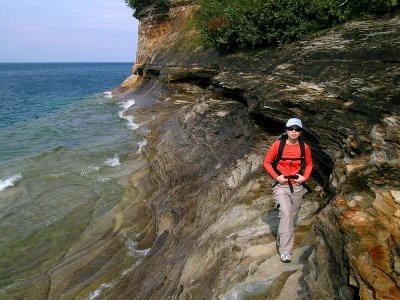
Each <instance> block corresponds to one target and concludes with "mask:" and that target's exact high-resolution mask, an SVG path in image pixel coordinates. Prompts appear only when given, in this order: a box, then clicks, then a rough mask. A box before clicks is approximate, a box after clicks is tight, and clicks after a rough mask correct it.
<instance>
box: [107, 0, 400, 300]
mask: <svg viewBox="0 0 400 300" xmlns="http://www.w3.org/2000/svg"><path fill="white" fill-rule="evenodd" d="M149 2H150V3H151V2H152V1H149ZM169 2H170V6H169V7H162V9H161V10H160V9H157V6H154V5H151V4H150V5H149V6H148V7H146V8H144V9H143V10H141V11H140V13H139V14H138V16H139V18H140V29H139V34H140V37H139V47H138V53H137V62H136V65H135V67H134V69H133V75H132V78H130V80H128V81H127V82H126V83H125V85H124V86H123V89H122V90H124V92H123V93H122V97H134V98H135V99H136V100H137V103H138V108H137V109H136V110H135V111H132V114H134V115H135V117H136V118H138V119H141V120H142V121H143V122H146V124H147V125H146V126H147V128H148V130H149V131H148V132H147V139H148V140H149V144H148V145H147V148H146V155H147V158H148V160H149V162H150V167H151V172H150V177H151V180H152V183H153V184H154V186H155V190H154V193H153V194H152V196H151V197H149V199H147V201H146V206H147V209H148V213H149V216H150V217H149V221H150V222H149V224H148V226H147V227H146V228H147V229H146V231H145V232H144V234H143V236H142V238H141V241H140V243H139V247H140V248H142V249H147V248H150V252H149V254H148V255H147V256H146V257H145V258H144V259H143V260H142V261H141V263H140V264H139V265H138V266H137V267H136V268H134V269H133V270H132V271H131V273H130V274H129V275H128V276H127V277H125V279H124V280H123V281H122V282H121V283H120V284H119V285H118V286H116V287H114V288H113V289H112V290H111V291H110V293H109V294H108V295H107V298H109V299H305V298H306V299H353V298H358V297H359V298H361V299H399V298H400V244H399V243H400V236H399V235H400V231H399V226H400V181H399V178H400V169H399V166H400V161H399V155H400V116H399V110H400V106H399V100H400V86H399V83H400V80H399V79H400V65H399V63H400V55H399V53H400V38H399V37H400V17H399V15H396V16H387V17H385V18H382V19H379V20H370V21H359V22H352V23H349V24H346V25H343V26H340V27H338V28H335V29H333V30H329V31H325V32H322V33H319V34H318V35H315V36H314V37H312V38H309V39H308V40H306V41H302V42H297V43H294V44H291V45H286V46H282V47H279V48H276V49H265V50H260V51H256V52H251V53H239V54H235V55H227V56H219V55H218V54H217V53H216V52H215V51H213V50H206V49H204V48H202V47H200V46H199V44H198V43H197V40H198V36H199V35H198V33H197V32H195V30H194V29H193V28H191V27H190V26H188V23H189V21H190V17H191V15H192V13H193V10H194V9H195V7H194V6H193V5H192V4H191V1H169ZM132 82H134V83H133V84H132ZM293 115H296V116H299V117H301V118H302V119H303V120H304V123H305V125H306V132H305V133H304V134H305V138H306V140H307V142H308V143H309V145H310V146H311V148H312V151H313V157H314V164H315V170H314V172H313V179H312V181H311V186H312V188H313V190H314V192H313V193H312V194H309V195H307V198H306V201H305V202H304V204H303V206H302V208H301V211H300V214H299V218H298V220H297V231H296V249H295V253H294V256H295V259H294V261H293V262H292V263H290V264H282V263H281V262H280V261H279V258H278V255H277V251H276V246H275V235H276V228H277V223H278V218H277V211H276V209H274V207H273V201H272V198H271V184H272V181H271V179H270V178H269V177H268V176H267V175H266V174H265V171H264V170H263V168H262V165H261V162H262V159H263V156H264V154H265V152H266V150H267V149H268V146H269V145H270V144H271V143H272V142H273V141H274V140H275V139H276V137H277V135H279V134H280V133H281V132H282V130H283V128H284V124H285V121H286V119H287V118H289V117H291V116H293Z"/></svg>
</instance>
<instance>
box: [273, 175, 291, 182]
mask: <svg viewBox="0 0 400 300" xmlns="http://www.w3.org/2000/svg"><path fill="white" fill-rule="evenodd" d="M275 180H276V181H278V182H279V183H280V184H285V183H286V182H288V180H287V179H286V178H285V176H284V175H279V176H278V177H276V178H275Z"/></svg>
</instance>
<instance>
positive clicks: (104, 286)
mask: <svg viewBox="0 0 400 300" xmlns="http://www.w3.org/2000/svg"><path fill="white" fill-rule="evenodd" d="M116 283H117V281H116V280H114V281H112V282H110V283H103V284H102V285H100V287H99V288H98V289H97V290H95V291H94V292H92V293H91V294H90V295H89V297H88V298H87V300H93V299H96V298H97V297H99V296H100V295H101V293H102V292H103V291H104V290H106V289H110V288H112V287H113V286H114V285H115V284H116Z"/></svg>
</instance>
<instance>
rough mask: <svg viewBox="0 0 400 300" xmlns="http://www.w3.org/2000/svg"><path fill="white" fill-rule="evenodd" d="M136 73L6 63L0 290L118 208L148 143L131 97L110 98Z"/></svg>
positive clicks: (117, 67)
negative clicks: (135, 159)
mask: <svg viewBox="0 0 400 300" xmlns="http://www.w3.org/2000/svg"><path fill="white" fill-rule="evenodd" d="M131 66H132V64H131V63H54V64H44V63H43V64H39V63H38V64H0V115H1V119H0V141H1V147H0V232H1V234H0V289H2V288H6V287H10V286H12V285H13V284H16V283H17V282H18V281H21V280H25V279H27V278H29V277H34V276H36V275H37V274H40V273H43V272H46V270H47V269H48V268H50V267H51V266H53V265H54V264H55V263H57V261H60V260H61V259H62V257H63V255H65V253H66V251H67V250H68V248H69V247H71V245H73V244H74V242H76V241H78V239H79V236H80V234H81V232H82V230H84V229H85V228H86V226H87V225H88V223H89V222H93V220H96V219H100V218H101V217H102V215H103V214H106V213H107V212H108V211H110V209H112V207H113V206H114V205H116V203H118V202H119V201H120V198H121V195H122V194H123V192H124V190H123V188H122V187H121V186H120V185H119V184H117V182H116V181H117V179H118V175H117V174H118V172H120V170H121V168H123V164H124V161H125V160H128V159H132V155H134V154H135V153H138V152H140V150H141V146H142V145H143V144H144V143H145V140H143V138H142V137H140V136H138V134H137V133H136V129H137V125H136V124H135V123H134V120H133V119H132V118H131V117H126V116H125V115H124V112H125V111H126V110H127V109H128V108H130V109H132V107H134V105H135V102H134V100H133V99H128V100H124V101H122V100H121V101H118V100H117V99H116V98H115V97H113V95H112V94H111V92H110V90H111V89H112V88H114V87H116V86H117V85H118V84H120V83H121V82H122V81H123V80H124V79H125V78H127V77H128V76H129V75H130V72H131ZM61 229H62V230H61Z"/></svg>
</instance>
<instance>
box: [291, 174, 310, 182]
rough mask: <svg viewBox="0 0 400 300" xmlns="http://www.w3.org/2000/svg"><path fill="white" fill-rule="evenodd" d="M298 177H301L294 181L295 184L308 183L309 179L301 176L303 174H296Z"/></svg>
mask: <svg viewBox="0 0 400 300" xmlns="http://www.w3.org/2000/svg"><path fill="white" fill-rule="evenodd" d="M296 175H297V176H299V177H298V178H297V179H294V182H296V183H298V184H302V183H303V182H306V181H307V179H306V178H305V177H304V176H303V175H301V174H296Z"/></svg>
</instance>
